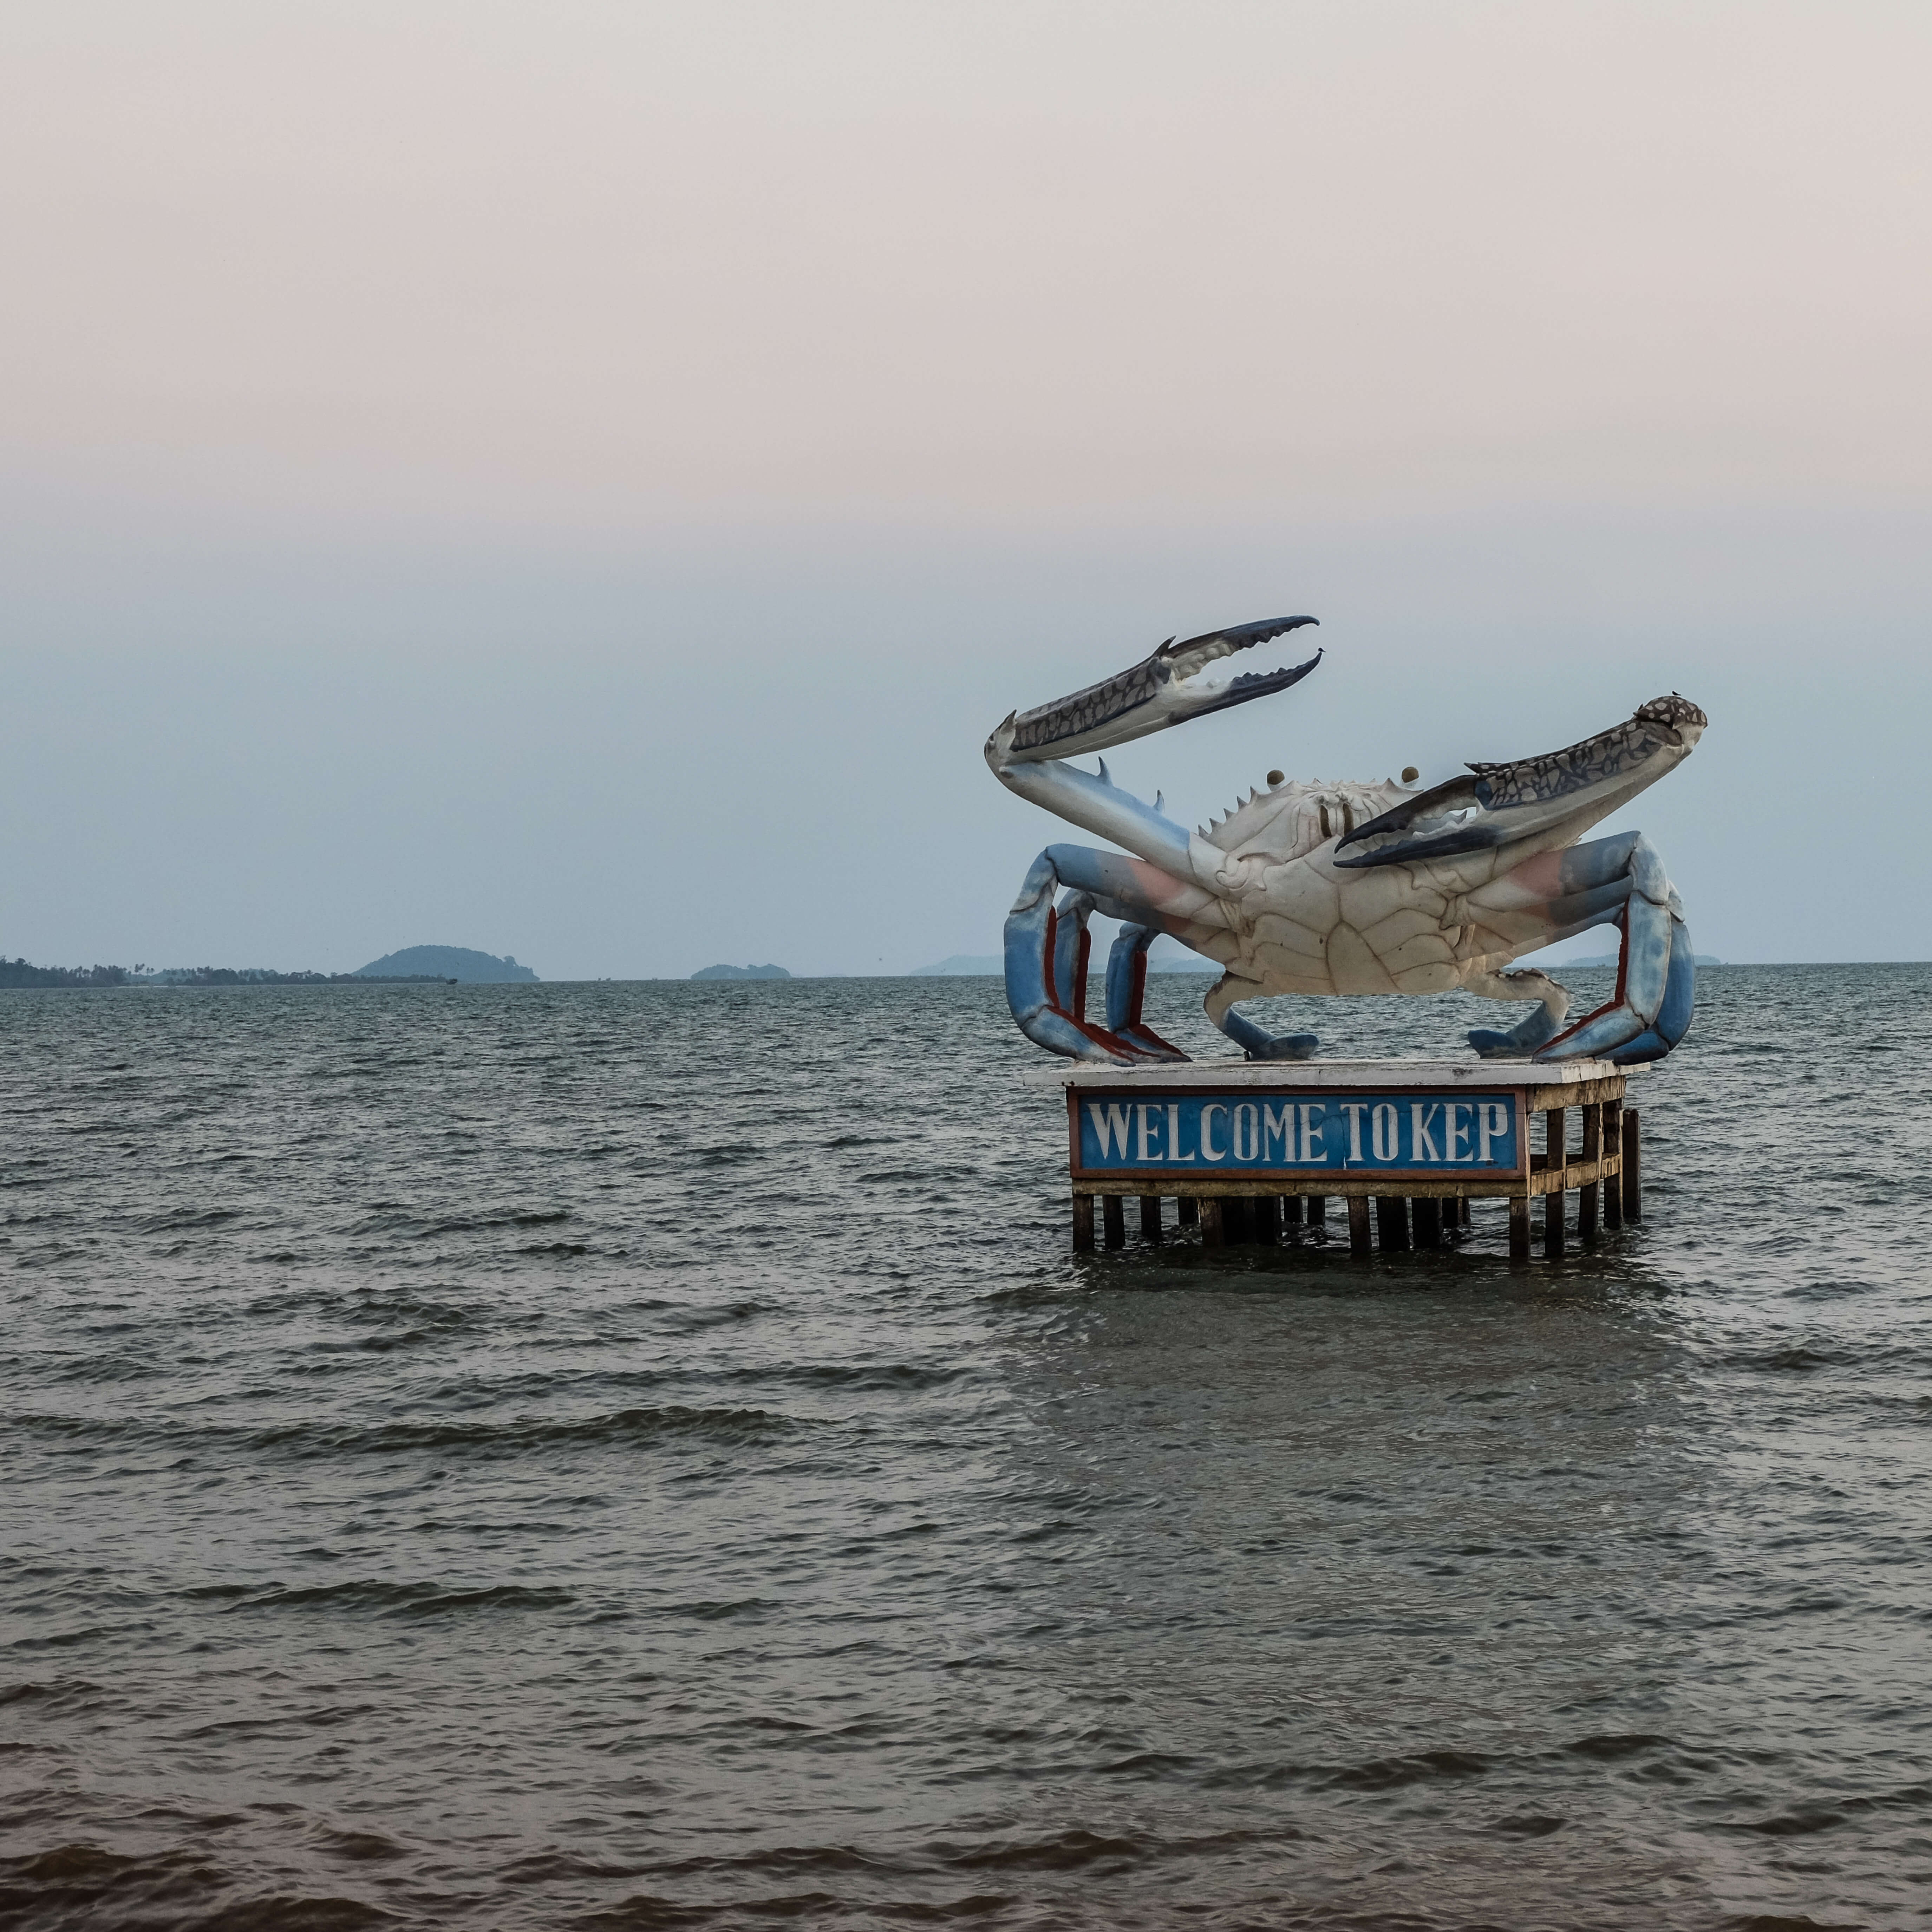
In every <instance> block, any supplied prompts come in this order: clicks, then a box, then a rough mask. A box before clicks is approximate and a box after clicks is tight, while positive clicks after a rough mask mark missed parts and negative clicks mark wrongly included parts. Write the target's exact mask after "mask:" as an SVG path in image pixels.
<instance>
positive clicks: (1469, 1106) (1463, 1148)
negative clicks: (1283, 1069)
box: [1068, 1088, 1529, 1178]
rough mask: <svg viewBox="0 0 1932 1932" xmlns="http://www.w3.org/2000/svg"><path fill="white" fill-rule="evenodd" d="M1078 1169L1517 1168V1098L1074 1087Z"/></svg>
mask: <svg viewBox="0 0 1932 1932" xmlns="http://www.w3.org/2000/svg"><path fill="white" fill-rule="evenodd" d="M1068 1100H1069V1102H1070V1105H1071V1106H1072V1108H1073V1115H1074V1118H1073V1135H1074V1159H1073V1169H1074V1172H1076V1174H1142V1173H1150V1172H1159V1173H1170V1174H1175V1175H1186V1174H1200V1173H1202V1172H1224V1173H1242V1174H1256V1175H1283V1176H1289V1175H1310V1174H1336V1175H1342V1174H1360V1173H1366V1174H1373V1173H1402V1174H1406V1175H1441V1176H1442V1177H1443V1178H1453V1177H1454V1176H1455V1175H1459V1174H1469V1173H1482V1172H1488V1173H1492V1174H1515V1173H1522V1172H1526V1171H1527V1169H1528V1165H1529V1163H1527V1161H1526V1160H1524V1158H1523V1131H1522V1123H1521V1121H1520V1120H1519V1118H1518V1117H1517V1100H1516V1096H1515V1095H1514V1094H1509V1093H1501V1094H1483V1093H1473V1094H1472V1093H1469V1092H1467V1091H1457V1092H1454V1093H1444V1092H1442V1091H1436V1092H1433V1093H1432V1092H1425V1091H1420V1090H1418V1091H1411V1092H1406V1093H1403V1092H1394V1093H1367V1094H1364V1093H1361V1092H1359V1091H1340V1092H1337V1091H1330V1092H1328V1093H1309V1092H1306V1091H1304V1092H1301V1093H1283V1092H1272V1093H1271V1092H1269V1091H1265V1090H1262V1091H1256V1090H1253V1089H1250V1090H1247V1091H1239V1090H1237V1091H1233V1092H1228V1093H1220V1094H1203V1093H1199V1092H1194V1093H1168V1094H1157V1095H1152V1096H1149V1095H1147V1094H1146V1091H1145V1089H1142V1090H1141V1091H1140V1092H1139V1093H1135V1092H1130V1091H1121V1090H1120V1089H1118V1088H1116V1089H1114V1090H1112V1091H1109V1090H1108V1089H1106V1088H1101V1089H1099V1090H1095V1089H1094V1088H1088V1089H1087V1090H1085V1091H1081V1090H1079V1089H1078V1088H1075V1089H1073V1090H1072V1091H1070V1093H1069V1094H1068Z"/></svg>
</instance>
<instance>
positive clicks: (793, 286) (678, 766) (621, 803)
mask: <svg viewBox="0 0 1932 1932" xmlns="http://www.w3.org/2000/svg"><path fill="white" fill-rule="evenodd" d="M1928 57H1932V10H1927V8H1926V7H1924V6H1923V5H1876V4H1874V5H1856V4H1838V5H1778V4H1775V0H1753V4H1751V5H1698V4H1696V0H1672V3H1671V4H1669V5H1643V4H1637V0H1622V4H1618V5H1604V6H1598V5H1566V4H1563V0H1536V4H1533V5H1500V6H1499V5H1443V4H1441V0H1431V4H1427V5H1421V4H1407V3H1406V0H1391V4H1378V3H1377V0H1333V4H1325V5H1295V4H1292V3H1290V0H1271V4H1268V5H1241V4H1234V0H1229V4H1224V5H1195V6H1184V5H1131V4H1128V5H1123V4H1119V0H1114V4H1109V5H1073V4H1054V0H1028V4H1025V5H998V4H989V3H988V0H975V4H974V5H971V6H959V5H948V6H941V5H916V4H910V0H906V3H905V4H900V5H831V4H819V5H810V6H800V5H796V4H783V5H747V4H739V0H707V3H706V5H701V6H699V5H684V6H681V7H665V6H658V5H638V4H627V5H614V4H613V5H586V4H573V0H544V4H543V5H536V4H535V3H534V0H532V4H528V5H515V6H511V5H490V4H484V0H463V4H461V5H448V6H435V5H411V4H409V0H400V4H398V0H387V4H383V5H346V4H344V5H332V4H327V3H326V0H316V4H308V5H299V6H297V5H275V4H263V0H249V4H236V5H208V4H200V0H174V4H171V5H168V6H166V7H156V6H154V5H151V4H141V5H90V4H88V0H63V4H62V5H60V6H58V7H29V6H27V5H20V4H16V5H11V6H7V7H0V242H4V246H5V261H6V263H7V297H6V299H5V302H0V367H4V368H5V371H6V377H7V380H5V383H4V385H0V513H4V514H0V625H4V630H3V631H0V819H4V823H5V827H6V831H7V837H6V838H5V844H4V846H0V951H4V952H5V953H9V954H15V953H26V955H27V956H28V957H29V958H31V959H37V960H44V961H52V962H60V963H70V964H71V963H75V962H92V961H93V960H95V959H101V960H112V961H118V962H123V963H132V962H133V961H134V960H136V959H140V960H143V961H146V962H150V963H157V964H160V963H165V964H183V963H196V964H198V963H202V962H208V963H214V964H231V965H251V964H258V965H275V966H280V967H284V968H287V967H296V966H314V967H319V968H332V969H337V970H340V969H342V968H348V967H352V966H355V965H360V964H361V963H362V962H363V961H364V960H365V959H370V958H373V957H374V956H376V955H377V954H379V953H384V952H386V951H389V950H391V949H392V948H394V947H401V946H405V945H409V944H417V943H422V942H437V943H444V944H460V945H472V946H477V947H483V948H484V949H485V950H489V951H492V952H498V953H501V952H505V951H508V952H511V953H515V954H516V956H517V957H518V958H519V959H523V960H526V961H527V962H529V963H530V964H531V965H534V966H535V968H536V969H537V970H538V972H539V973H541V974H543V975H544V977H578V976H595V975H604V974H610V975H613V976H616V977H632V976H636V975H642V974H682V973H687V972H688V971H691V969H692V968H694V967H696V966H699V965H704V964H706V963H708V962H710V961H712V960H714V959H732V960H736V961H738V962H743V961H745V960H747V959H757V960H760V961H762V960H764V959H775V960H778V961H779V962H781V963H783V964H785V965H788V966H790V967H791V968H793V970H794V971H818V972H844V971H882V970H884V971H894V970H901V969H903V968H907V967H910V966H914V965H920V964H922V963H924V962H927V961H929V960H932V959H938V958H940V957H941V956H944V955H945V954H947V953H953V952H972V953H984V952H991V951H992V950H995V948H996V947H997V944H998V929H999V924H1000V921H1001V918H1002V916H1004V911H1005V909H1006V907H1007V904H1009V902H1010V899H1011V898H1012V895H1013V892H1014V890H1015V889H1016V887H1017V885H1018V883H1019V878H1020V877H1021V876H1022V874H1023V872H1024V871H1025V867H1026V865H1027V863H1028V860H1029V859H1031V856H1032V854H1033V853H1034V851H1035V850H1037V849H1038V847H1040V846H1041V845H1042V844H1046V843H1048V842H1049V841H1052V840H1055V839H1056V838H1059V837H1061V835H1062V833H1063V832H1064V831H1065V828H1063V827H1061V826H1058V824H1057V823H1056V822H1055V821H1053V820H1050V819H1049V818H1047V817H1045V816H1044V815H1043V814H1040V813H1038V812H1037V811H1032V810H1031V808H1028V807H1026V806H1025V805H1022V803H1020V802H1019V801H1018V800H1016V799H1013V798H1012V797H1010V796H1008V795H1007V793H1004V791H1003V790H1001V788H1000V787H999V786H998V784H995V781H994V780H993V779H992V777H991V775H989V773H988V772H986V769H985V767H984V766H983V763H982V762H981V760H980V743H981V741H982V740H983V738H984V736H985V735H986V732H987V730H989V728H990V727H991V726H992V724H994V723H995V722H996V721H998V718H1001V716H1003V715H1004V714H1005V712H1007V711H1008V710H1009V709H1012V708H1013V707H1014V706H1027V705H1030V704H1033V703H1039V702H1041V701H1043V700H1046V699H1047V698H1049V697H1054V696H1056V695H1058V694H1060V693H1061V692H1063V691H1066V690H1068V689H1070V688H1073V687H1074V686H1076V685H1081V684H1084V683H1086V682H1091V681H1092V680H1093V679H1096V678H1098V677H1100V676H1105V675H1106V674H1108V673H1111V672H1113V671H1115V670H1119V669H1121V668H1122V667H1124V666H1125V665H1126V664H1127V663H1129V662H1130V661H1132V660H1133V659H1134V658H1138V657H1139V656H1140V655H1144V654H1145V652H1146V651H1147V650H1148V649H1149V648H1150V647H1151V646H1152V645H1154V644H1155V643H1158V642H1159V641H1160V640H1161V639H1162V638H1163V637H1166V636H1167V635H1169V634H1170V633H1172V632H1175V631H1181V632H1184V633H1185V632H1190V631H1199V630H1202V629H1205V628H1211V627H1212V626H1214V625H1217V624H1219V623H1223V622H1233V621H1238V620H1241V619H1247V618H1250V617H1255V616H1268V615H1273V614H1276V613H1279V612H1283V611H1289V610H1311V611H1313V612H1315V613H1317V614H1319V616H1321V617H1322V622H1323V628H1322V631H1321V632H1320V633H1319V637H1320V640H1321V641H1322V643H1324V644H1325V646H1328V649H1329V652H1330V655H1329V657H1328V661H1327V662H1326V663H1325V664H1324V665H1323V667H1322V670H1320V671H1319V673H1316V676H1315V677H1313V678H1312V679H1310V680H1309V681H1308V682H1307V683H1305V684H1304V685H1301V686H1300V687H1298V688H1297V689H1296V690H1295V691H1292V692H1290V693H1289V694H1286V695H1285V696H1283V697H1279V698H1277V699H1274V700H1267V701H1265V702H1264V703H1262V704H1260V705H1258V706H1253V707H1250V709H1247V710H1245V711H1243V712H1238V713H1235V714H1233V715H1229V716H1224V717H1223V718H1216V719H1211V720H1207V721H1202V722H1201V723H1200V724H1196V725H1195V726H1194V727H1191V728H1189V729H1186V730H1181V731H1178V732H1175V733H1169V734H1166V735H1163V736H1158V737H1155V738H1153V739H1148V740H1145V741H1143V742H1141V743H1139V744H1137V745H1134V746H1133V747H1131V748H1127V749H1126V750H1124V751H1122V753H1121V754H1120V755H1119V757H1117V758H1114V759H1112V760H1110V763H1112V765H1113V767H1114V769H1115V775H1116V776H1117V777H1118V778H1120V779H1121V781H1122V782H1124V783H1127V784H1131V785H1133V786H1135V787H1138V788H1141V789H1142V790H1145V792H1146V793H1148V794H1149V795H1151V793H1152V791H1153V790H1154V788H1155V787H1156V786H1157V785H1158V786H1160V787H1163V788H1164V789H1165V790H1166V793H1167V796H1168V797H1169V800H1170V801H1171V802H1172V803H1173V804H1174V805H1175V808H1176V809H1177V811H1185V812H1187V813H1188V814H1190V815H1191V816H1193V817H1197V818H1205V817H1206V816H1207V815H1208V813H1210V812H1211V811H1215V810H1217V809H1219V808H1222V807H1223V806H1224V805H1226V803H1227V802H1229V800H1230V799H1232V797H1233V796H1234V795H1235V793H1236V791H1237V790H1245V789H1246V787H1247V786H1248V785H1250V784H1253V783H1255V782H1256V781H1259V778H1260V777H1261V775H1262V773H1263V772H1265V770H1266V769H1268V768H1269V767H1270V766H1283V767H1284V768H1285V769H1288V770H1289V771H1290V772H1292V773H1293V774H1295V775H1301V776H1307V777H1313V776H1322V777H1338V776H1346V777H1359V778H1374V777H1380V776H1382V775H1385V773H1388V772H1393V771H1395V770H1398V769H1400V767H1401V766H1403V765H1404V764H1406V763H1415V764H1418V765H1420V766H1422V767H1423V769H1424V772H1425V775H1427V776H1428V777H1430V778H1440V777H1443V776H1446V775H1448V773H1449V772H1451V770H1453V769H1455V768H1456V766H1457V765H1458V764H1459V763H1460V761H1461V760H1463V759H1464V758H1467V757H1484V758H1493V757H1508V756H1511V755H1515V754H1523V753H1529V752H1533V751H1542V750H1547V749H1550V748H1553V747H1554V746H1556V745H1560V744H1563V743H1566V742H1570V741H1571V740H1572V739H1575V738H1577V737H1580V736H1583V735H1586V733H1589V732H1592V731H1595V730H1601V729H1602V728H1604V727H1607V725H1609V724H1612V723H1613V722H1614V721H1616V720H1617V719H1619V718H1622V717H1624V716H1627V715H1628V713H1629V712H1630V711H1631V709H1633V708H1634V706H1636V705H1637V703H1640V702H1641V701H1642V700H1644V699H1646V698H1647V697H1652V696H1653V695H1655V694H1657V693H1658V692H1659V691H1664V690H1669V689H1672V688H1677V689H1681V690H1682V691H1684V692H1685V694H1686V695H1688V696H1690V697H1694V698H1695V699H1696V700H1697V702H1698V703H1700V704H1702V705H1703V706H1704V708H1705V709H1706V711H1708V712H1709V713H1710V715H1711V717H1712V727H1711V729H1710V730H1709V733H1708V734H1707V735H1706V739H1705V740H1704V742H1703V745H1702V746H1701V747H1700V749H1699V751H1698V752H1697V755H1696V757H1694V759H1693V760H1691V763H1689V764H1688V765H1687V766H1685V768H1684V769H1683V770H1682V772H1680V773H1679V774H1678V775H1676V776H1674V777H1673V778H1671V779H1670V781H1667V783H1666V784H1664V786H1662V787H1660V788H1658V790H1655V791H1653V792H1652V793H1649V794H1647V795H1646V797H1645V798H1644V799H1642V800H1641V801H1640V803H1639V805H1638V807H1637V810H1636V811H1635V813H1634V815H1633V817H1632V819H1631V821H1630V822H1634V823H1641V824H1643V826H1644V827H1645V829H1646V830H1647V831H1648V832H1649V833H1650V835H1651V836H1652V839H1653V841H1655V843H1656V844H1658V846H1659V847H1660V848H1661V850H1663V852H1664V854H1665V856H1666V858H1667V860H1668V862H1670V865H1671V868H1672V871H1673V876H1674V877H1676V880H1677V883H1678V885H1679V889H1680V890H1681V891H1682V893H1683V895H1684V897H1685V900H1686V901H1687V904H1688V907H1689V909H1690V912H1691V922H1692V926H1693V930H1694V932H1695V933H1696V935H1697V944H1698V945H1699V947H1700V949H1701V950H1706V951H1715V952H1717V953H1721V954H1722V955H1724V956H1727V957H1729V958H1733V959H1834V958H1843V959H1859V958H1865V959H1870V958H1878V959H1901V958H1918V959H1923V958H1926V957H1932V892H1928V889H1927V888H1928V886H1932V863H1928V862H1927V859H1926V858H1925V856H1924V837H1925V821H1926V817H1927V814H1926V813H1925V811H1924V808H1923V806H1922V805H1921V802H1920V798H1921V790H1922V788H1923V784H1924V780H1923V778H1922V775H1921V774H1922V772H1923V771H1924V767H1925V765H1926V763H1927V760H1926V755H1925V752H1924V748H1923V744H1922V742H1921V741H1922V737H1923V720H1924V718H1925V717H1926V715H1927V708H1928V707H1927V698H1928V697H1932V673H1928V671H1927V658H1926V652H1925V649H1924V646H1925V644H1926V643H1927V631H1928V625H1927V612H1928V609H1932V544H1928V542H1927V538H1928V536H1932V514H1928V513H1932V381H1929V380H1928V377H1927V368H1928V349H1932V313H1929V312H1932V275H1928V274H1927V269H1926V264H1927V263H1928V262H1932V179H1929V178H1928V176H1932V133H1928V131H1927V125H1928V120H1932V117H1928V116H1927V113H1926V112H1925V108H1924V98H1925V91H1926V86H1927V74H1928V72H1932V59H1929V58H1928ZM1274 661H1281V660H1280V658H1279V657H1278V656H1277V657H1276V658H1271V659H1270V662H1274ZM1257 667H1258V668H1259V667H1264V666H1261V665H1259V664H1258V665H1257ZM1067 836H1069V837H1071V838H1079V837H1081V836H1082V835H1079V834H1078V833H1073V832H1067ZM1589 950H1597V949H1596V947H1595V945H1594V944H1593V945H1592V947H1590V948H1589Z"/></svg>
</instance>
